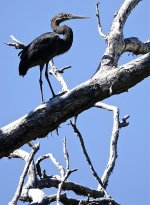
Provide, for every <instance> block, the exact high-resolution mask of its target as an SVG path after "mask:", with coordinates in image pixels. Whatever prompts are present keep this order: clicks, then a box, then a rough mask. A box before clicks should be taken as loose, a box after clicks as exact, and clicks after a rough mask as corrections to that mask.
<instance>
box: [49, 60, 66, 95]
mask: <svg viewBox="0 0 150 205" xmlns="http://www.w3.org/2000/svg"><path fill="white" fill-rule="evenodd" d="M50 66H51V69H50V71H49V73H50V74H52V75H53V76H54V77H55V78H56V79H57V80H58V82H59V83H60V84H61V86H62V92H68V91H69V89H68V86H67V84H66V82H65V81H64V79H63V77H62V76H61V75H60V73H61V72H60V71H59V70H57V68H56V66H55V65H54V61H53V60H51V61H50ZM67 68H69V67H67ZM67 68H66V67H65V68H62V70H63V72H64V70H65V69H67Z"/></svg>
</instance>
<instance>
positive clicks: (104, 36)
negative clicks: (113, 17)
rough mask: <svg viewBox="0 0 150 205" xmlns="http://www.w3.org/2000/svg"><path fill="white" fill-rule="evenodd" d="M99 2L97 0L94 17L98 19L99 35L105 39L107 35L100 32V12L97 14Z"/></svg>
mask: <svg viewBox="0 0 150 205" xmlns="http://www.w3.org/2000/svg"><path fill="white" fill-rule="evenodd" d="M99 4H100V2H98V3H97V4H96V17H97V21H98V32H99V34H100V36H101V37H102V38H104V39H105V40H106V37H107V36H106V35H105V34H104V33H103V32H102V25H101V20H100V14H99Z"/></svg>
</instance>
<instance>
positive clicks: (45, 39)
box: [19, 13, 86, 102]
mask: <svg viewBox="0 0 150 205" xmlns="http://www.w3.org/2000/svg"><path fill="white" fill-rule="evenodd" d="M84 18H86V17H81V16H73V15H71V14H66V13H61V14H58V15H57V16H55V17H53V19H52V20H51V27H52V29H53V31H54V32H48V33H44V34H42V35H41V36H39V37H37V38H36V39H35V40H33V41H32V42H31V43H30V44H29V45H28V46H26V47H25V48H24V49H23V50H22V51H21V52H20V53H19V56H20V59H21V60H20V64H19V74H20V75H21V76H25V75H26V73H27V71H28V69H30V68H32V67H34V66H37V65H39V66H40V79H39V82H40V91H41V97H42V102H44V100H43V90H42V71H43V68H44V65H46V69H45V77H46V80H47V82H48V84H49V86H50V89H51V92H52V95H53V97H54V96H55V93H54V91H53V88H52V86H51V83H50V80H49V77H48V63H49V61H50V60H51V59H52V58H54V57H55V56H57V55H61V54H63V53H65V52H67V51H68V50H69V49H70V47H71V45H72V42H73V32H72V29H71V28H70V27H68V26H66V25H64V26H59V24H60V23H61V22H63V21H66V20H71V19H84ZM59 34H62V35H64V36H63V38H61V37H60V36H59Z"/></svg>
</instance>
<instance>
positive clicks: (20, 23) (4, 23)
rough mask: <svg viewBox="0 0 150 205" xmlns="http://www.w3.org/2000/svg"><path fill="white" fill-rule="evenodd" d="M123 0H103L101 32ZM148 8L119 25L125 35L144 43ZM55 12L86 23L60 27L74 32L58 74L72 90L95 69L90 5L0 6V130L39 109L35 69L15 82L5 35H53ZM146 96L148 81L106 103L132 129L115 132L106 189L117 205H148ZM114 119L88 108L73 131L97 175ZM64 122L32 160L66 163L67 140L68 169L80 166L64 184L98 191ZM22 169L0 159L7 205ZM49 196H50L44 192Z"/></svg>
mask: <svg viewBox="0 0 150 205" xmlns="http://www.w3.org/2000/svg"><path fill="white" fill-rule="evenodd" d="M123 2H124V1H123V0H120V1H115V0H113V1H109V0H105V1H104V0H102V1H101V21H102V24H103V31H104V32H105V33H107V32H109V29H110V26H111V22H112V18H113V15H114V13H115V12H116V11H117V9H118V8H119V7H120V5H121V4H122V3H123ZM149 11H150V3H149V0H145V1H141V2H140V3H139V5H138V6H137V7H136V9H135V10H134V11H133V13H132V14H131V15H130V17H129V19H128V21H127V23H126V25H125V29H124V35H125V37H131V36H136V37H138V38H139V39H140V40H142V41H146V40H147V39H149V38H150V37H149V35H150V24H149V19H150V14H149ZM60 12H67V13H72V14H79V15H85V16H89V17H90V19H87V20H72V21H68V22H66V24H67V25H69V26H70V27H71V28H72V29H73V31H74V42H73V46H72V48H71V49H70V51H69V52H68V53H66V54H64V55H62V56H59V57H56V58H55V59H54V60H55V63H56V65H57V66H58V68H60V67H63V66H66V65H71V66H72V68H71V69H70V70H68V71H66V73H65V74H64V78H65V80H66V82H67V84H68V87H69V88H73V87H74V86H76V85H78V84H80V83H82V82H83V81H85V80H87V79H88V78H90V77H91V76H92V75H93V73H94V72H95V71H96V69H97V66H98V64H99V62H100V59H101V57H102V55H103V53H104V51H105V46H106V44H105V42H104V41H103V39H101V37H100V36H99V34H98V32H97V21H96V17H95V1H90V0H83V1H82V3H81V1H75V0H72V1H69V0H66V1H60V0H55V1H54V0H51V1H49V0H44V1H41V0H26V1H25V0H24V1H20V0H14V1H8V0H5V1H4V0H3V1H1V7H0V17H1V18H0V24H1V30H0V57H1V61H0V68H1V75H0V92H1V101H0V113H1V114H0V126H1V127H3V126H4V125H7V124H8V123H10V122H12V121H14V120H16V119H18V118H19V117H21V116H23V115H25V114H26V113H28V112H29V111H31V110H32V109H34V108H35V107H36V106H38V105H39V104H40V89H39V82H38V81H39V68H37V67H36V68H33V69H31V70H30V71H29V72H28V74H27V76H25V77H24V78H22V77H20V76H19V75H18V64H19V57H18V56H17V54H18V51H17V50H15V49H13V48H11V47H7V46H6V45H5V44H4V43H6V42H9V41H10V35H11V34H13V35H14V36H15V37H16V38H18V39H19V40H20V41H22V42H24V43H25V44H28V43H30V42H31V41H32V40H33V39H34V38H36V37H37V36H38V35H40V34H42V33H44V32H48V31H50V30H51V28H50V19H51V18H52V17H53V16H54V15H55V14H57V13H60ZM134 58H135V56H132V55H131V54H130V55H128V54H124V55H123V56H122V58H121V59H120V62H119V64H122V63H126V62H128V61H130V60H132V59H134ZM50 79H51V83H52V85H53V88H54V90H55V92H56V93H57V92H59V91H60V90H61V88H60V85H59V84H58V82H57V81H56V80H55V79H54V78H53V77H50ZM149 91H150V82H149V80H148V79H146V80H144V81H143V82H142V83H140V84H138V85H137V86H136V87H134V88H132V89H130V90H129V92H128V93H123V94H121V95H116V96H113V97H111V98H109V99H106V100H105V101H104V102H106V103H109V104H111V105H115V106H118V107H119V109H120V115H121V117H123V116H124V115H126V114H129V115H130V116H131V117H130V119H129V121H130V125H129V126H128V127H127V128H124V129H121V131H120V139H119V144H118V159H117V163H116V167H115V170H114V172H113V175H112V176H111V178H110V180H109V186H108V191H109V193H110V195H111V196H112V197H113V198H114V199H116V201H118V202H119V203H121V204H122V205H148V204H150V195H149V191H150V167H149V162H150V140H149V134H150V130H149V120H150V119H149V116H150V110H149V104H150V94H149ZM50 97H51V93H50V91H49V88H48V86H47V82H46V81H45V80H44V99H45V100H46V101H47V100H48V99H49V98H50ZM112 116H113V115H112V113H109V112H108V111H104V110H99V109H96V108H92V109H90V110H87V111H86V112H84V113H82V114H81V115H80V116H79V119H78V126H79V128H80V131H81V133H82V135H83V136H84V140H85V144H86V146H87V150H88V152H89V154H90V156H91V159H92V161H93V164H94V166H95V168H96V170H97V172H98V173H99V175H100V176H101V175H102V173H103V170H104V169H105V166H106V163H107V160H108V156H109V140H110V136H111V129H112ZM67 123H68V122H66V123H64V124H63V125H61V127H62V128H61V129H60V131H59V132H60V135H59V136H57V135H56V133H55V132H53V133H52V135H53V136H51V134H49V136H48V137H47V138H45V139H42V140H38V141H40V143H41V150H40V152H39V153H38V154H37V156H36V158H37V157H38V156H40V155H41V154H46V153H48V152H52V153H53V154H54V155H55V156H56V157H57V159H58V160H59V161H60V162H62V163H64V161H63V156H62V141H63V137H64V136H66V137H67V142H68V150H69V153H70V158H71V168H73V169H74V168H77V169H78V172H76V173H74V174H72V176H71V177H70V180H74V181H76V182H80V183H81V184H84V185H86V186H89V187H91V188H96V187H97V182H96V181H95V179H94V177H93V176H92V175H91V173H90V171H89V168H88V166H87V164H86V162H85V159H84V157H83V158H81V155H82V152H81V147H80V145H79V142H78V140H77V138H76V137H75V136H74V134H73V131H72V129H71V127H69V126H68V125H67ZM23 149H27V147H23ZM23 166H24V162H22V161H21V160H17V159H13V160H8V159H1V161H0V167H1V172H0V173H1V174H0V182H1V183H0V204H3V205H5V204H7V203H8V202H9V201H10V199H11V198H12V197H13V194H14V192H15V190H16V187H17V183H18V180H19V176H20V174H21V172H22V170H23ZM43 168H46V169H47V173H48V174H50V175H52V174H54V173H58V171H57V170H56V168H55V167H53V165H52V164H51V163H50V162H49V161H48V160H47V161H46V162H45V163H43ZM47 193H49V192H48V190H47ZM50 193H51V192H50ZM20 204H21V203H20Z"/></svg>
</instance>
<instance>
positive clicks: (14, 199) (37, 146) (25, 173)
mask: <svg viewBox="0 0 150 205" xmlns="http://www.w3.org/2000/svg"><path fill="white" fill-rule="evenodd" d="M38 150H39V144H37V145H36V146H35V147H34V149H33V150H32V151H31V152H30V154H29V157H28V160H27V162H26V164H25V167H24V170H23V172H22V175H21V176H20V180H19V184H18V187H17V190H16V193H15V195H14V197H13V199H12V200H11V201H10V202H9V205H16V204H17V201H18V199H19V197H20V195H21V192H22V187H23V184H24V180H25V177H26V175H27V172H28V169H29V166H30V163H31V162H32V160H33V157H34V155H35V154H36V152H37V151H38Z"/></svg>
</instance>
